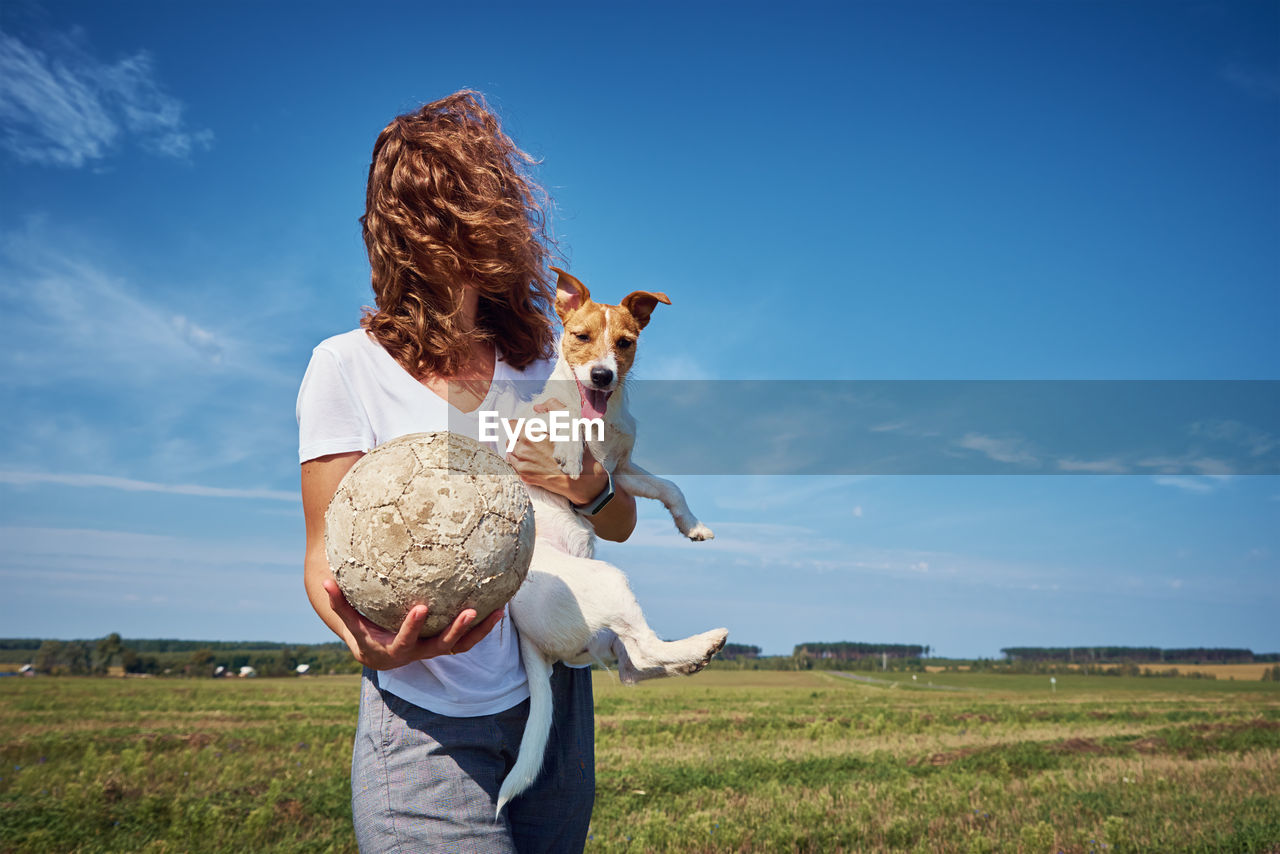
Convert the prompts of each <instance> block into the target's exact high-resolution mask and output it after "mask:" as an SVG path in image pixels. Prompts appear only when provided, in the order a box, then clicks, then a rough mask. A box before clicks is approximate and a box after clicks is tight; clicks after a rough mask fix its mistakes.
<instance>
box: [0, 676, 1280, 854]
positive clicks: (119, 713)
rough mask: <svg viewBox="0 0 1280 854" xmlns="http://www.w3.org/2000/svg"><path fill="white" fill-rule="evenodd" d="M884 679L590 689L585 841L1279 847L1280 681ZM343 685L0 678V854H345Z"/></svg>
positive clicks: (672, 845)
mask: <svg viewBox="0 0 1280 854" xmlns="http://www.w3.org/2000/svg"><path fill="white" fill-rule="evenodd" d="M896 678H897V680H898V681H899V682H900V684H890V685H883V684H866V683H860V682H856V681H853V680H850V679H847V678H842V677H841V676H839V675H836V674H832V673H823V672H799V673H787V672H767V671H728V670H719V671H710V672H707V673H703V674H700V675H699V676H696V677H694V678H692V679H682V680H666V681H664V682H655V683H647V684H645V685H642V686H640V687H638V688H624V687H622V686H620V685H618V684H617V682H616V681H615V680H614V679H613V677H612V675H611V674H597V678H596V713H597V718H596V720H597V735H598V745H597V777H598V793H597V799H596V810H595V817H594V821H593V826H592V837H591V839H590V841H589V842H588V849H587V850H588V851H601V852H605V851H608V852H612V851H677V852H711V851H754V852H789V851H806V852H808V851H811V852H839V851H847V852H862V851H869V852H871V851H923V852H935V851H937V852H953V851H954V852H994V851H1009V852H1035V853H1036V854H1038V853H1039V852H1057V851H1063V852H1096V854H1103V852H1106V854H1111V852H1126V851H1130V852H1132V851H1141V852H1179V851H1188V852H1189V851H1221V852H1280V685H1276V684H1274V683H1264V682H1244V681H1234V682H1232V681H1223V680H1218V681H1216V682H1215V681H1201V680H1189V679H1153V678H1134V679H1127V678H1119V677H1105V676H1095V677H1086V676H1066V677H1063V676H1059V677H1058V684H1057V691H1056V693H1050V692H1049V690H1048V689H1049V684H1048V679H1047V678H1046V677H1042V676H1002V675H991V674H965V673H959V674H956V673H948V674H930V675H929V676H927V677H926V676H925V675H923V674H922V675H921V676H920V677H919V680H918V681H917V682H915V683H912V682H911V679H910V676H909V675H907V676H905V678H903V677H902V676H901V675H899V676H898V677H896ZM928 682H933V683H934V685H935V686H939V685H946V686H949V687H952V688H959V689H963V690H938V689H937V688H936V687H935V688H932V689H931V688H930V687H928V684H927V683H928ZM357 692H358V685H357V679H356V678H355V677H325V678H314V679H281V680H265V679H262V680H217V681H214V680H133V679H130V680H118V679H75V678H62V679H49V678H37V679H19V678H7V679H0V751H3V756H2V757H0V761H2V764H0V851H15V852H17V851H21V852H26V851H56V852H70V851H78V852H79V851H82V852H90V851H95V852H96V851H130V852H132V851H147V852H162V851H163V852H204V851H209V852H244V851H354V850H355V844H354V839H353V837H352V833H351V827H350V812H349V808H348V780H347V773H348V771H347V768H348V764H349V761H350V758H349V757H350V742H351V735H352V731H353V728H354V716H355V707H356V695H357Z"/></svg>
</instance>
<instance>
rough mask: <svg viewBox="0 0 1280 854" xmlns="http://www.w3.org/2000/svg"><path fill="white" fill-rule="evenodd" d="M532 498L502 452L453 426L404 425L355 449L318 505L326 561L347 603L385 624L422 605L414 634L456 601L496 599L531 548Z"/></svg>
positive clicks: (425, 633) (483, 607)
mask: <svg viewBox="0 0 1280 854" xmlns="http://www.w3.org/2000/svg"><path fill="white" fill-rule="evenodd" d="M533 530H534V529H533V506H532V504H531V503H530V501H529V494H528V492H526V491H525V488H524V484H522V483H521V482H520V479H519V477H517V475H516V473H515V470H514V469H513V468H511V466H510V465H508V464H507V462H506V461H505V460H503V459H502V458H501V457H499V456H498V455H497V454H496V453H494V452H493V451H491V450H489V449H488V448H486V447H485V446H483V445H481V444H480V443H479V442H476V441H475V440H474V439H471V438H469V437H467V436H461V435H459V434H457V433H446V432H439V433H414V434H412V435H409V436H402V437H400V438H398V439H394V440H392V441H390V442H387V443H386V444H383V445H379V446H378V447H377V448H375V449H373V450H372V451H370V452H369V453H368V454H365V455H364V456H363V457H361V458H360V459H359V460H357V461H356V464H355V465H354V466H352V467H351V470H350V471H349V472H347V475H346V477H344V478H343V479H342V482H341V483H340V484H339V485H338V490H337V492H335V493H334V496H333V499H332V500H331V501H330V502H329V508H328V510H327V511H326V513H325V546H326V549H327V551H328V554H329V566H330V568H331V569H332V570H333V575H334V578H335V579H336V580H337V582H338V587H339V588H341V590H342V592H343V594H344V595H345V596H346V597H347V601H348V602H350V603H351V605H352V606H353V607H354V608H355V609H356V610H357V611H359V612H360V613H361V614H363V615H364V616H366V617H368V618H369V619H370V620H372V621H373V622H374V623H376V624H378V625H379V626H381V627H383V628H384V629H387V630H388V631H393V632H394V631H398V630H399V628H400V624H401V623H403V622H404V618H405V615H406V614H408V613H409V609H410V608H412V607H413V606H415V605H418V604H425V605H427V607H428V614H427V621H426V623H425V625H423V627H422V632H421V636H422V637H431V636H432V635H437V634H439V633H440V632H442V631H444V630H445V629H446V628H448V626H449V624H451V623H452V622H453V620H454V618H456V617H457V616H458V614H459V613H461V612H462V610H463V609H465V608H474V609H475V610H476V622H479V621H480V620H483V619H484V618H485V617H487V616H489V614H491V613H492V612H493V611H494V610H496V609H498V608H501V607H502V606H503V605H505V604H506V602H507V600H509V599H510V598H511V597H512V596H513V595H514V594H515V592H516V590H517V588H519V587H520V583H521V582H522V581H524V577H525V575H526V574H527V573H528V571H529V560H530V558H532V556H533Z"/></svg>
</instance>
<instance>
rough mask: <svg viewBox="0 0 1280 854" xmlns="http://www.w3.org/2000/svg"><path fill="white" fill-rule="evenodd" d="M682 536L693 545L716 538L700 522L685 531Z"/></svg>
mask: <svg viewBox="0 0 1280 854" xmlns="http://www.w3.org/2000/svg"><path fill="white" fill-rule="evenodd" d="M684 535H685V536H686V537H688V538H689V539H691V540H693V541H694V542H695V543H700V542H702V541H703V540H714V539H715V538H716V535H715V534H713V533H712V532H711V529H710V528H708V527H707V526H706V525H704V524H702V523H701V522H699V523H698V524H696V525H694V526H693V527H692V528H690V529H689V530H687V531H685V532H684Z"/></svg>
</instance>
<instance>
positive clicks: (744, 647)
mask: <svg viewBox="0 0 1280 854" xmlns="http://www.w3.org/2000/svg"><path fill="white" fill-rule="evenodd" d="M716 655H717V657H719V658H723V659H726V660H730V661H731V660H733V659H736V658H759V657H760V647H758V646H754V645H751V644H745V643H727V644H725V645H724V649H722V650H720V652H718V653H716Z"/></svg>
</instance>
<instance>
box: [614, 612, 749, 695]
mask: <svg viewBox="0 0 1280 854" xmlns="http://www.w3.org/2000/svg"><path fill="white" fill-rule="evenodd" d="M620 628H621V631H620V633H619V635H618V638H617V640H615V641H614V642H613V653H614V655H616V656H617V657H618V678H620V679H621V680H622V681H623V682H624V683H625V684H627V685H633V684H635V683H636V682H640V681H642V680H644V679H656V678H659V677H662V676H690V675H692V674H694V673H697V672H698V671H699V670H701V669H702V668H704V667H706V666H707V665H708V664H709V663H710V662H711V657H712V656H713V655H715V654H716V653H717V652H719V651H720V650H721V648H723V647H724V642H725V640H726V639H727V638H728V637H729V632H728V630H726V629H712V630H711V631H709V632H703V633H702V634H698V635H693V636H692V637H687V638H685V639H684V640H678V641H664V640H662V639H661V638H659V637H658V636H657V635H655V634H654V633H653V632H652V631H650V630H649V627H648V626H645V627H644V631H642V632H637V631H635V630H634V627H627V628H622V627H620Z"/></svg>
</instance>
